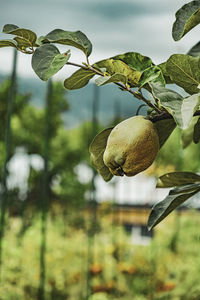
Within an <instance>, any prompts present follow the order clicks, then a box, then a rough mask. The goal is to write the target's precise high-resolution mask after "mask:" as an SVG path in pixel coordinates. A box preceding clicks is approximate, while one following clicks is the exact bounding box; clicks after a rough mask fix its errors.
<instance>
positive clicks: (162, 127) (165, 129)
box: [155, 119, 176, 148]
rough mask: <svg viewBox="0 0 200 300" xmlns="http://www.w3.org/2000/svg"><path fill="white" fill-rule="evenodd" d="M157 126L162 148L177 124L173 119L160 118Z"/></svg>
mask: <svg viewBox="0 0 200 300" xmlns="http://www.w3.org/2000/svg"><path fill="white" fill-rule="evenodd" d="M155 126H156V129H157V133H158V137H159V144H160V148H161V147H162V146H163V145H164V143H165V142H166V141H167V139H168V137H169V136H170V135H171V133H172V132H173V130H174V129H175V127H176V124H175V122H174V120H173V119H171V120H160V121H157V122H155Z"/></svg>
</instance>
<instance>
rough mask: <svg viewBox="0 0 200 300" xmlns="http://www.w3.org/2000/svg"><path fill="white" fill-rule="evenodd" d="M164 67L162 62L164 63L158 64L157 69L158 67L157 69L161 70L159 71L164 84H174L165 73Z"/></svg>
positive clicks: (164, 64)
mask: <svg viewBox="0 0 200 300" xmlns="http://www.w3.org/2000/svg"><path fill="white" fill-rule="evenodd" d="M166 65H167V63H166V62H164V63H161V64H159V65H158V67H159V68H160V69H161V71H162V74H163V76H164V79H165V82H166V83H167V84H172V83H174V82H173V81H172V80H171V78H170V77H169V74H168V73H167V69H166Z"/></svg>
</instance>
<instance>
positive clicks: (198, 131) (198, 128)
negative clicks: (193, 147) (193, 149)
mask: <svg viewBox="0 0 200 300" xmlns="http://www.w3.org/2000/svg"><path fill="white" fill-rule="evenodd" d="M193 141H194V143H195V144H198V143H199V142H200V117H198V121H197V122H196V124H195V126H194V134H193Z"/></svg>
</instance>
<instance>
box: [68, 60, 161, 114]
mask: <svg viewBox="0 0 200 300" xmlns="http://www.w3.org/2000/svg"><path fill="white" fill-rule="evenodd" d="M66 65H71V66H75V67H79V68H81V69H84V70H90V71H92V72H94V73H96V74H97V75H100V76H104V74H103V73H102V72H101V71H99V70H98V69H96V68H94V67H92V66H90V65H87V66H84V65H80V64H77V63H73V62H67V63H66ZM114 83H115V84H116V85H117V86H119V88H120V89H122V90H123V91H127V92H129V93H131V94H132V95H133V96H134V97H135V98H137V99H139V100H142V101H143V102H145V103H146V104H147V105H148V106H149V107H151V108H152V109H153V110H155V111H156V112H157V113H160V110H159V109H158V108H157V107H156V106H154V105H153V104H152V103H151V101H150V100H147V99H146V98H145V97H144V96H143V95H142V93H141V92H134V91H133V90H132V89H131V88H130V87H128V86H127V85H123V84H122V83H118V82H114Z"/></svg>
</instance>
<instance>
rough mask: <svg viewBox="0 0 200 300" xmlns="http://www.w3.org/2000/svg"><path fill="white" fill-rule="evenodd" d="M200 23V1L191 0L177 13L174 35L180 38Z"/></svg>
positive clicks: (176, 38)
mask: <svg viewBox="0 0 200 300" xmlns="http://www.w3.org/2000/svg"><path fill="white" fill-rule="evenodd" d="M199 23H200V2H199V1H191V2H189V3H187V4H185V5H183V7H181V8H180V9H179V10H178V11H177V13H176V21H175V23H174V25H173V29H172V36H173V38H174V40H175V41H178V40H180V39H181V38H182V37H183V36H184V35H185V34H186V33H188V32H189V31H190V30H191V29H192V28H194V27H195V26H196V25H198V24H199Z"/></svg>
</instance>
